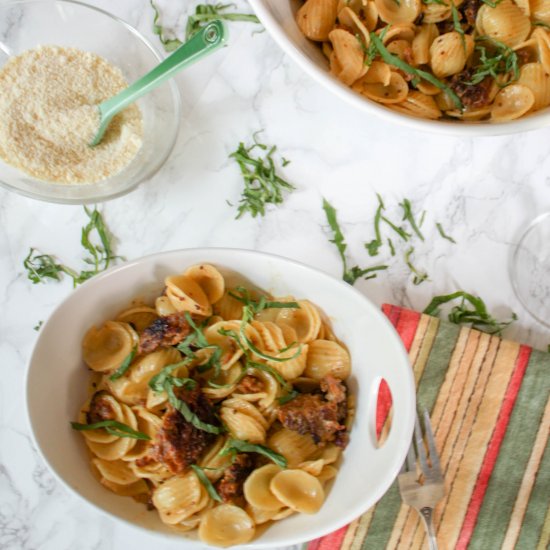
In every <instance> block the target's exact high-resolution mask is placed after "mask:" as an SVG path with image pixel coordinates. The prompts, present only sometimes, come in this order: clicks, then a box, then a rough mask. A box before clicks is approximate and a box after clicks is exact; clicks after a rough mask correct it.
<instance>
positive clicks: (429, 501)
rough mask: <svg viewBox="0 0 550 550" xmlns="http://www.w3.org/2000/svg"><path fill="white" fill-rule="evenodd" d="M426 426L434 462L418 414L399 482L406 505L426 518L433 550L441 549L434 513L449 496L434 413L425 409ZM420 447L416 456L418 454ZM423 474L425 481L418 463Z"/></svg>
mask: <svg viewBox="0 0 550 550" xmlns="http://www.w3.org/2000/svg"><path fill="white" fill-rule="evenodd" d="M424 428H425V433H426V440H427V443H428V449H429V454H430V463H431V466H430V465H429V464H428V459H427V457H426V451H425V449H424V441H423V438H422V430H421V428H420V422H419V420H418V416H417V417H416V425H415V429H414V438H413V441H412V443H411V446H410V448H409V452H408V454H407V459H406V460H405V463H404V464H403V468H401V473H400V474H399V476H398V478H397V480H398V483H399V492H400V493H401V498H402V500H403V502H404V503H405V504H408V505H409V506H412V507H413V508H414V509H415V510H416V511H417V512H418V514H419V515H420V517H421V518H422V522H423V523H424V527H425V529H426V534H427V535H428V545H429V548H430V550H437V540H436V538H435V531H434V527H433V521H432V514H433V509H434V507H435V505H436V504H437V503H438V502H439V501H440V500H441V499H442V498H443V497H444V496H445V482H444V480H443V474H442V473H441V465H440V463H439V456H438V454H437V449H436V448H435V441H434V435H433V432H432V426H431V424H430V415H429V414H428V411H427V410H424ZM415 447H416V455H415ZM418 465H419V466H420V470H421V473H422V476H423V482H422V483H420V482H419V480H418V477H419V476H418V472H417V466H418Z"/></svg>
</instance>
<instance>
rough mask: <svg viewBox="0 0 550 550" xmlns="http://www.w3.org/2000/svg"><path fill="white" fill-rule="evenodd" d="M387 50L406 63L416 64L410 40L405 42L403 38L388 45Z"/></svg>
mask: <svg viewBox="0 0 550 550" xmlns="http://www.w3.org/2000/svg"><path fill="white" fill-rule="evenodd" d="M387 50H388V51H389V52H390V53H391V54H393V55H395V56H397V57H399V59H402V60H403V61H405V62H406V63H409V64H410V63H414V60H413V54H412V48H411V43H410V42H409V41H408V40H403V39H401V38H400V39H398V40H393V41H392V42H390V43H389V44H388V46H387Z"/></svg>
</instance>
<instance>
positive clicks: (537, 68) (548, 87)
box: [518, 63, 550, 111]
mask: <svg viewBox="0 0 550 550" xmlns="http://www.w3.org/2000/svg"><path fill="white" fill-rule="evenodd" d="M518 84H522V85H523V86H527V87H528V88H529V89H530V90H531V91H532V92H533V95H534V97H535V102H534V103H533V111H537V110H538V109H543V108H544V107H547V106H548V105H550V74H548V73H547V72H546V71H545V70H544V68H543V66H542V65H541V64H540V63H527V64H526V65H523V66H522V67H521V72H520V77H519V80H518Z"/></svg>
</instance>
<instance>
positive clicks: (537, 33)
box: [532, 29, 550, 73]
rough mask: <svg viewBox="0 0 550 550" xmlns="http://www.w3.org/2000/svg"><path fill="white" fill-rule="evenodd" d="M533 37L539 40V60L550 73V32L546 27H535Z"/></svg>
mask: <svg viewBox="0 0 550 550" xmlns="http://www.w3.org/2000/svg"><path fill="white" fill-rule="evenodd" d="M532 37H533V38H534V39H535V40H536V41H537V49H538V56H539V61H540V63H541V65H542V66H543V67H544V70H545V71H546V72H547V73H550V32H547V31H545V30H544V29H535V30H534V31H533V34H532Z"/></svg>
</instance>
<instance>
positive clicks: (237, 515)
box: [199, 0, 311, 547]
mask: <svg viewBox="0 0 550 550" xmlns="http://www.w3.org/2000/svg"><path fill="white" fill-rule="evenodd" d="M310 1H311V0H310ZM254 534H255V527H254V522H253V521H252V518H251V517H250V516H249V515H248V514H247V513H246V512H245V511H244V510H243V509H242V508H239V507H238V506H234V505H233V504H221V505H220V506H216V507H215V508H212V509H211V510H208V512H206V513H205V514H204V515H203V517H202V519H201V522H200V525H199V537H200V539H201V541H202V542H204V543H206V544H211V545H213V546H223V547H225V546H232V545H234V544H245V543H247V542H249V541H251V540H252V539H253V538H254Z"/></svg>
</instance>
